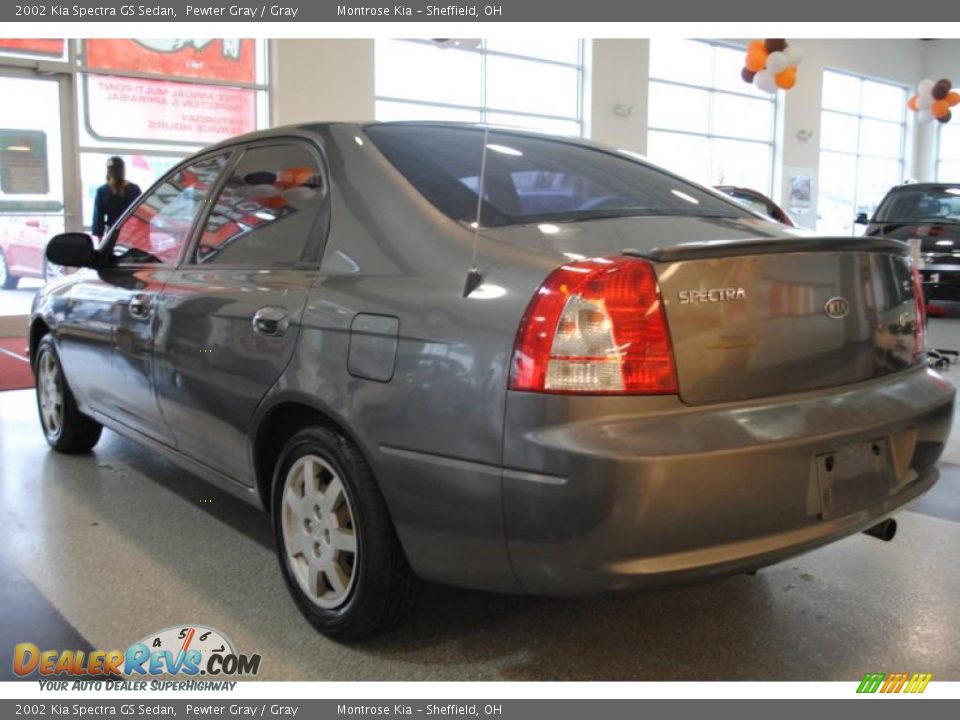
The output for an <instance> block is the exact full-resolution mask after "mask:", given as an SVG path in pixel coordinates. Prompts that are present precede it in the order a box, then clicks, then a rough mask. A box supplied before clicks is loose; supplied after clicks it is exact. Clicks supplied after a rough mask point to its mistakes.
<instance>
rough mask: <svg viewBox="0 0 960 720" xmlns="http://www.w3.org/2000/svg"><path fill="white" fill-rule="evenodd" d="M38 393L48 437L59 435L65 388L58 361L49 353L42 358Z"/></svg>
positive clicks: (41, 415)
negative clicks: (61, 380)
mask: <svg viewBox="0 0 960 720" xmlns="http://www.w3.org/2000/svg"><path fill="white" fill-rule="evenodd" d="M37 392H38V393H39V396H40V421H41V422H42V423H43V429H44V431H45V432H46V433H47V435H50V436H55V435H58V434H59V433H60V428H62V427H63V388H62V386H61V385H60V376H59V373H58V372H57V361H56V359H55V358H54V357H53V353H51V352H49V351H47V352H44V353H43V355H41V356H40V362H39V365H38V372H37Z"/></svg>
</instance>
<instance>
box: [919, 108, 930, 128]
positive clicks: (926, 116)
mask: <svg viewBox="0 0 960 720" xmlns="http://www.w3.org/2000/svg"><path fill="white" fill-rule="evenodd" d="M917 122H918V123H920V124H921V125H926V124H927V123H929V122H933V113H932V112H930V111H929V110H918V111H917Z"/></svg>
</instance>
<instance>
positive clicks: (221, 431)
mask: <svg viewBox="0 0 960 720" xmlns="http://www.w3.org/2000/svg"><path fill="white" fill-rule="evenodd" d="M481 168H482V170H481ZM478 196H482V197H483V202H482V203H478ZM478 205H479V209H478ZM478 213H479V216H478ZM478 217H479V223H477V220H478ZM477 226H479V229H478V230H477ZM788 232H789V230H788V229H786V228H784V227H783V226H780V225H775V224H773V223H770V222H768V221H766V220H764V219H762V218H761V217H759V216H757V215H754V214H752V213H751V212H750V211H748V210H746V209H744V208H743V207H741V206H740V205H738V204H736V203H735V202H734V201H733V200H728V199H725V198H724V197H722V196H720V195H719V194H717V193H714V192H713V191H710V190H707V189H705V188H702V187H700V186H697V185H694V184H691V183H689V182H687V181H685V180H682V179H681V178H679V177H676V176H674V175H671V174H669V173H667V172H665V171H663V170H661V169H659V168H656V167H654V166H652V165H649V164H647V163H646V162H644V161H641V160H639V159H637V158H636V157H632V156H630V155H628V154H626V153H622V152H618V151H614V150H609V149H604V148H601V147H598V146H595V145H592V144H590V143H587V142H581V141H574V140H562V139H556V138H548V137H543V136H538V135H535V134H530V133H523V132H513V131H506V130H493V129H489V128H487V129H484V128H478V127H475V126H467V125H455V124H422V123H421V124H417V123H397V124H391V123H386V124H373V125H354V124H323V125H320V124H318V125H304V126H300V127H290V128H282V129H277V130H272V131H268V132H262V133H256V134H252V135H248V136H244V137H240V138H237V139H235V140H231V141H229V142H225V143H223V144H221V145H218V146H215V147H212V148H209V149H207V150H205V151H203V152H202V153H200V154H198V155H197V156H195V157H193V158H190V159H189V160H187V161H185V162H184V163H183V164H181V165H180V166H179V167H177V168H175V169H174V170H172V171H171V172H170V173H169V174H168V175H167V176H166V177H164V178H162V179H161V180H160V181H159V182H158V183H157V184H156V185H154V187H153V188H152V189H151V190H150V191H148V192H147V193H145V194H144V196H143V197H142V198H141V199H140V200H139V201H138V203H137V204H136V205H134V206H133V207H132V208H131V209H130V210H129V211H128V212H127V213H126V215H125V216H124V217H123V218H122V219H121V220H120V221H119V222H118V223H117V225H116V226H115V227H114V228H113V230H112V232H111V233H110V234H109V235H108V237H107V238H105V239H104V241H103V243H102V244H101V246H99V247H96V248H94V247H93V244H92V241H91V240H90V238H89V237H87V236H86V235H82V234H80V235H78V234H67V235H61V236H57V237H56V238H54V239H53V240H52V241H51V244H50V247H49V249H48V254H49V256H50V259H51V261H52V262H56V263H58V264H62V265H69V266H79V267H83V268H87V269H85V270H81V271H80V272H77V273H75V274H73V275H71V276H69V277H66V278H64V279H62V280H59V281H57V282H56V283H53V284H51V285H48V286H47V287H46V288H45V289H44V290H43V291H42V292H41V293H40V294H39V296H38V298H37V300H36V303H35V306H34V311H33V315H32V325H31V328H30V348H31V356H32V358H33V363H34V367H35V370H36V375H37V396H38V404H39V408H40V417H41V420H42V425H43V430H44V432H45V434H46V437H47V440H48V442H49V443H50V445H52V446H53V447H54V448H55V449H57V450H60V451H63V452H81V451H86V450H89V449H90V448H92V447H93V446H94V445H95V444H96V442H97V440H98V438H99V436H100V431H101V426H107V427H109V428H111V429H113V430H115V431H116V432H118V433H120V434H121V435H124V436H126V437H128V438H132V439H134V440H136V441H138V442H141V443H143V444H145V445H147V446H149V447H151V448H154V449H156V450H157V451H159V452H161V453H163V454H164V455H166V456H167V457H169V458H170V459H171V460H173V461H174V462H177V463H180V464H181V465H182V466H183V467H185V468H186V469H188V470H189V471H191V472H192V473H195V474H196V475H198V476H201V477H203V478H205V479H207V480H209V481H212V482H213V483H216V484H217V485H219V486H221V487H223V488H225V489H227V490H229V491H231V492H234V493H236V494H238V495H240V496H241V497H244V498H246V499H248V500H249V501H250V502H252V503H256V504H259V505H262V506H263V507H264V508H266V509H267V510H268V511H269V512H270V513H271V515H272V518H273V525H274V528H275V533H276V541H277V547H278V551H279V556H280V564H281V567H282V570H283V575H284V577H285V579H286V582H287V583H288V585H289V587H290V590H291V592H292V593H293V596H294V597H295V598H296V600H297V603H298V604H299V606H300V608H301V609H302V610H303V612H304V614H305V615H306V616H307V617H308V618H309V619H310V620H311V621H312V622H313V623H314V624H315V625H316V627H317V628H318V629H319V630H320V631H322V632H324V633H326V634H328V635H331V636H333V637H337V638H342V639H348V638H358V637H361V636H365V635H369V634H372V633H374V632H378V631H383V630H385V629H386V628H388V627H389V626H391V625H393V624H395V623H396V622H398V620H399V619H400V618H401V616H402V615H403V613H404V611H405V610H406V609H407V608H408V606H409V605H410V603H411V598H412V594H413V589H414V585H415V578H423V579H426V580H433V581H441V582H445V583H452V584H456V585H461V586H467V587H473V588H482V589H486V590H495V591H502V592H526V593H539V594H557V595H563V594H595V593H599V592H603V591H610V590H619V589H628V588H645V587H650V586H655V585H661V584H668V583H676V582H681V581H688V580H695V579H703V578H708V577H713V576H718V575H722V574H728V573H733V572H740V571H746V570H752V569H755V568H758V567H761V566H764V565H768V564H770V563H774V562H776V561H778V560H780V559H782V558H785V557H787V556H789V555H793V554H796V553H799V552H803V551H806V550H809V549H811V548H814V547H817V546H819V545H822V544H824V543H828V542H831V541H834V540H837V539H838V538H842V537H844V536H846V535H850V534H852V533H855V532H859V531H861V530H864V529H867V528H871V527H874V526H877V525H878V523H880V522H881V521H884V520H885V519H886V518H888V517H889V516H890V515H891V513H893V512H894V511H896V510H897V509H898V508H900V507H902V506H903V505H904V504H905V503H907V502H909V501H910V500H913V499H914V498H916V497H917V496H918V495H920V494H921V493H923V492H925V491H926V490H928V489H929V488H930V487H931V485H933V483H934V482H935V481H936V478H937V470H936V462H937V459H938V458H939V456H940V453H941V451H942V449H943V447H944V442H945V440H946V438H947V436H948V433H949V431H950V425H951V420H952V412H953V410H952V408H953V401H954V390H953V388H952V386H951V385H950V384H949V383H947V382H946V381H945V380H944V379H942V378H941V377H940V376H939V375H938V374H936V373H935V372H933V371H932V370H929V369H928V368H927V367H926V363H925V361H924V360H925V358H924V341H923V318H922V316H921V314H922V308H921V307H920V306H918V304H917V298H918V293H917V286H916V273H915V272H914V271H913V270H912V268H911V264H910V260H909V258H908V254H907V248H906V246H905V245H903V244H901V243H898V242H894V241H889V240H883V239H862V238H811V237H791V236H789V235H786V234H785V233H788ZM474 256H475V257H476V265H475V267H474V261H473V259H474Z"/></svg>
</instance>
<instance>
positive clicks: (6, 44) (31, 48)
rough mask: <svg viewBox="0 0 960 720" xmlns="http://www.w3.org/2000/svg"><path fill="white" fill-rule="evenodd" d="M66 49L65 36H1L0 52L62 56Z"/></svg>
mask: <svg viewBox="0 0 960 720" xmlns="http://www.w3.org/2000/svg"><path fill="white" fill-rule="evenodd" d="M66 49H67V41H66V40H64V39H63V38H54V39H48V38H0V53H4V52H10V53H16V54H17V55H42V56H43V57H57V58H62V57H63V55H64V52H65V51H66Z"/></svg>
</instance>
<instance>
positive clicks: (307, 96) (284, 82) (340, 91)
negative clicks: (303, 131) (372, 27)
mask: <svg viewBox="0 0 960 720" xmlns="http://www.w3.org/2000/svg"><path fill="white" fill-rule="evenodd" d="M270 45H271V64H270V67H271V73H270V74H271V83H272V85H271V87H272V94H271V113H270V116H271V119H272V122H273V124H274V125H288V124H291V123H299V122H305V121H310V120H348V121H349V120H359V121H367V120H373V107H374V102H373V93H374V90H373V40H369V39H364V40H273V41H272V42H271V43H270Z"/></svg>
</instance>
